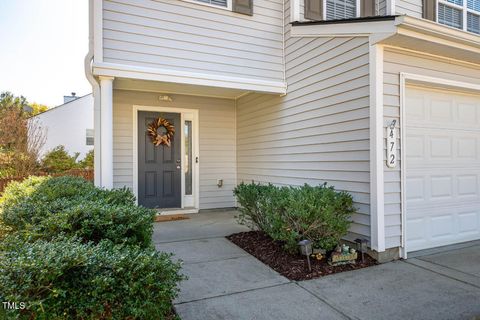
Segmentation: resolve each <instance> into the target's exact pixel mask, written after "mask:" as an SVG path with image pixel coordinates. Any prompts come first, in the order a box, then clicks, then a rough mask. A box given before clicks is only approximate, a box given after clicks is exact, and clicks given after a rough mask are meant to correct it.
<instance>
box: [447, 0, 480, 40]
mask: <svg viewBox="0 0 480 320" xmlns="http://www.w3.org/2000/svg"><path fill="white" fill-rule="evenodd" d="M438 22H439V23H441V24H445V25H447V26H450V27H454V28H457V29H462V30H465V31H469V32H473V33H477V34H480V0H439V1H438Z"/></svg>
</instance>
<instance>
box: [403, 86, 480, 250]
mask: <svg viewBox="0 0 480 320" xmlns="http://www.w3.org/2000/svg"><path fill="white" fill-rule="evenodd" d="M405 113H406V145H405V148H406V162H407V163H406V184H405V188H406V189H405V192H406V242H407V243H406V244H407V250H408V251H409V252H410V251H415V250H421V249H427V248H432V247H438V246H443V245H449V244H454V243H459V242H464V241H470V240H475V239H480V95H473V94H463V93H459V92H454V91H448V90H434V89H428V88H423V87H407V90H406V99H405Z"/></svg>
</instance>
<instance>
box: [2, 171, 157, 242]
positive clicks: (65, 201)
mask: <svg viewBox="0 0 480 320" xmlns="http://www.w3.org/2000/svg"><path fill="white" fill-rule="evenodd" d="M0 210H1V217H0V218H1V220H2V221H3V223H4V224H5V226H6V227H9V228H10V229H11V230H12V232H21V233H24V234H25V235H26V236H27V237H28V239H30V240H36V239H45V240H48V239H51V238H54V237H56V236H58V235H59V234H64V235H66V236H75V237H79V238H80V239H82V240H83V241H85V242H86V241H93V242H99V241H100V240H104V239H108V240H111V241H112V242H114V243H117V244H121V243H126V244H135V245H139V246H141V247H148V246H150V245H151V241H152V232H153V224H152V220H153V217H154V215H155V211H154V210H151V209H147V208H144V207H139V206H136V205H135V197H134V196H133V194H132V193H131V192H130V191H129V190H127V189H120V190H103V189H99V188H96V187H94V186H93V184H92V183H90V182H88V181H86V180H84V179H82V178H77V177H58V178H52V177H30V178H28V179H26V180H24V181H23V182H12V183H11V184H9V185H8V187H7V188H6V189H5V192H4V195H3V197H2V198H1V200H0Z"/></svg>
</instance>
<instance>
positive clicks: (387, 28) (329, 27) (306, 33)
mask: <svg viewBox="0 0 480 320" xmlns="http://www.w3.org/2000/svg"><path fill="white" fill-rule="evenodd" d="M395 31H396V26H395V21H394V20H388V21H364V22H345V23H325V24H306V25H294V26H292V30H291V35H292V37H355V36H357V37H358V36H369V35H370V34H373V33H378V32H382V33H394V32H395Z"/></svg>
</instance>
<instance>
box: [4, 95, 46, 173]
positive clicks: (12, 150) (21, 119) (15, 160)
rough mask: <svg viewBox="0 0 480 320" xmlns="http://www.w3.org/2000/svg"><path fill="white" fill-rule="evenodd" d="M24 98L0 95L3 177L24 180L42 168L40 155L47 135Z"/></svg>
mask: <svg viewBox="0 0 480 320" xmlns="http://www.w3.org/2000/svg"><path fill="white" fill-rule="evenodd" d="M31 110H32V108H31V107H30V106H29V105H28V103H27V99H26V98H25V97H23V96H20V97H16V96H14V95H13V94H12V93H10V92H3V93H1V94H0V128H1V130H0V177H5V176H12V175H18V176H23V175H27V174H31V173H33V172H35V171H36V170H37V168H38V156H39V151H40V149H41V147H42V146H43V144H44V143H45V132H44V130H43V129H42V128H41V127H40V125H39V124H38V122H37V121H36V120H35V119H31V120H29V119H28V117H29V116H30V115H31Z"/></svg>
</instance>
